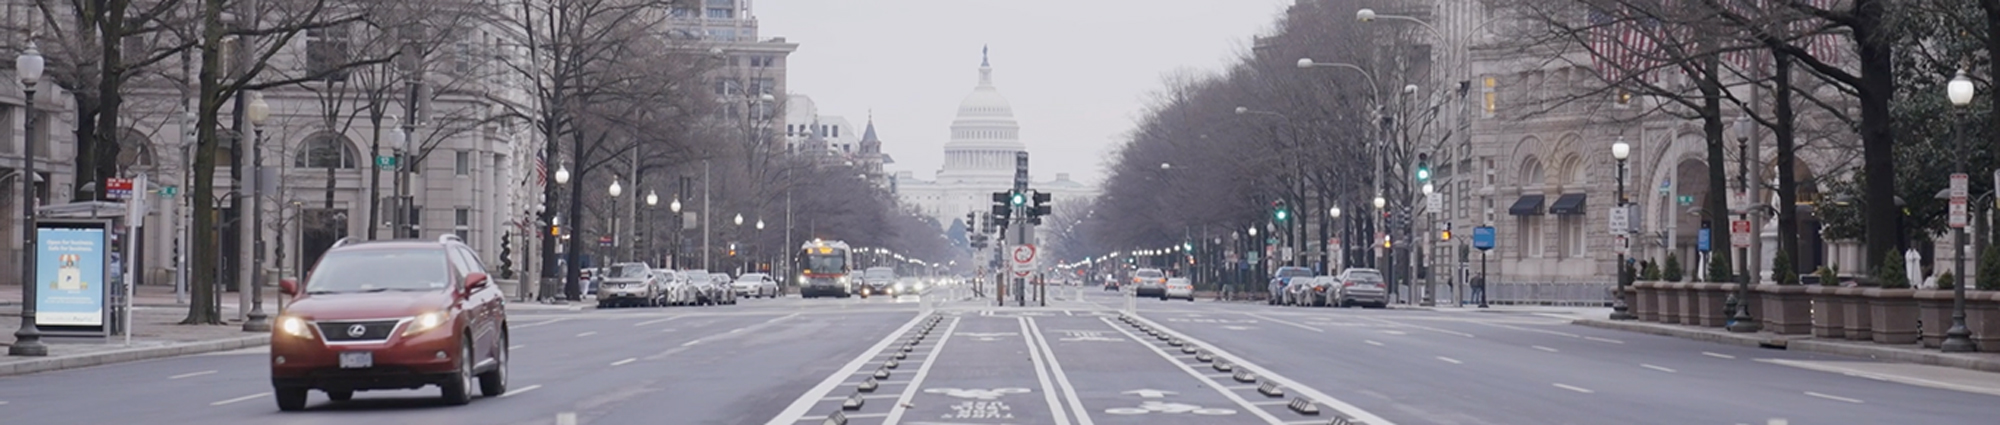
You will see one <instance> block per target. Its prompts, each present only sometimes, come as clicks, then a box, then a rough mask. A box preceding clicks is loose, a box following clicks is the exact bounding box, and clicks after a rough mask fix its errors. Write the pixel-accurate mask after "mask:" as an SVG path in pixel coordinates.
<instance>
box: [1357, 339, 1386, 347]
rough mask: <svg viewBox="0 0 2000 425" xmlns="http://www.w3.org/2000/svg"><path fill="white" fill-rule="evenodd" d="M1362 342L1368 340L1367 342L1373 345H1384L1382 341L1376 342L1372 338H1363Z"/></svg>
mask: <svg viewBox="0 0 2000 425" xmlns="http://www.w3.org/2000/svg"><path fill="white" fill-rule="evenodd" d="M1361 342H1366V343H1368V345H1373V346H1377V347H1380V346H1382V343H1380V342H1375V340H1372V339H1364V340H1361Z"/></svg>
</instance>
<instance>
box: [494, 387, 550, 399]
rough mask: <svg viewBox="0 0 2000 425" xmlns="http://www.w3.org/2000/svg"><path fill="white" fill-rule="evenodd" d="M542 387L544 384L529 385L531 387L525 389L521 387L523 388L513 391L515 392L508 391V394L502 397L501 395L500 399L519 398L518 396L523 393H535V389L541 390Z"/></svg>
mask: <svg viewBox="0 0 2000 425" xmlns="http://www.w3.org/2000/svg"><path fill="white" fill-rule="evenodd" d="M541 387H542V384H535V385H529V386H525V387H521V388H515V389H513V390H510V391H507V393H506V394H501V395H500V398H507V397H513V396H517V395H521V393H525V392H529V391H534V390H535V389H538V388H541Z"/></svg>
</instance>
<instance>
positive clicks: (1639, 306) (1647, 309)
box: [1627, 282, 1660, 322]
mask: <svg viewBox="0 0 2000 425" xmlns="http://www.w3.org/2000/svg"><path fill="white" fill-rule="evenodd" d="M1657 284H1659V282H1634V283H1632V296H1631V300H1632V301H1631V303H1630V304H1627V306H1629V307H1631V308H1632V314H1633V315H1635V316H1639V320H1643V321H1647V322H1657V321H1659V320H1660V310H1659V306H1658V305H1657V304H1658V301H1659V300H1657V299H1656V297H1658V296H1659V290H1658V289H1654V287H1653V285H1657Z"/></svg>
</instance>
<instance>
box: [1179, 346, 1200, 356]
mask: <svg viewBox="0 0 2000 425" xmlns="http://www.w3.org/2000/svg"><path fill="white" fill-rule="evenodd" d="M1200 351H1201V349H1200V348H1195V347H1194V346H1193V345H1182V346H1181V354H1194V353H1197V352H1200Z"/></svg>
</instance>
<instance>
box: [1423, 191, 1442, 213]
mask: <svg viewBox="0 0 2000 425" xmlns="http://www.w3.org/2000/svg"><path fill="white" fill-rule="evenodd" d="M1424 208H1426V209H1429V210H1430V212H1431V213H1433V214H1435V213H1438V212H1442V211H1444V195H1442V194H1437V193H1433V194H1430V195H1425V196H1424Z"/></svg>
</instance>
